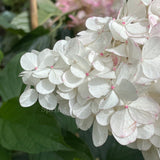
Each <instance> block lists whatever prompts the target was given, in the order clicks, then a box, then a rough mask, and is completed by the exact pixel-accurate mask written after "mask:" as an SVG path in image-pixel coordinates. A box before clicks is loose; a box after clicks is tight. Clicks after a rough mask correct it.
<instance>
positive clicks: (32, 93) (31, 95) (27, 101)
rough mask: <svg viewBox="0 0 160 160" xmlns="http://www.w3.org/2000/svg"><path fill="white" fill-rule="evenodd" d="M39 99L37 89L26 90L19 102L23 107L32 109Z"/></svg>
mask: <svg viewBox="0 0 160 160" xmlns="http://www.w3.org/2000/svg"><path fill="white" fill-rule="evenodd" d="M37 99H38V93H37V92H36V90H35V89H26V90H25V91H24V92H23V93H22V94H21V96H20V98H19V102H20V104H21V106H22V107H30V106H32V105H33V104H34V103H36V101H37Z"/></svg>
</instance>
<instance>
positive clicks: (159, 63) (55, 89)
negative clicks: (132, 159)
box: [20, 0, 160, 160]
mask: <svg viewBox="0 0 160 160" xmlns="http://www.w3.org/2000/svg"><path fill="white" fill-rule="evenodd" d="M86 27H87V30H85V31H82V32H80V33H78V35H77V37H75V38H72V39H71V38H69V37H67V38H66V39H65V40H60V41H58V42H57V43H56V44H55V46H54V48H53V50H49V49H45V50H43V51H42V52H37V51H32V52H31V53H25V54H24V55H23V56H22V57H21V60H20V63H21V66H22V68H23V69H24V71H23V72H22V73H21V76H22V79H23V82H24V83H25V84H26V86H27V87H26V89H25V91H24V92H23V93H22V95H21V96H20V104H21V105H22V106H23V107H29V106H31V105H33V104H34V103H35V102H36V101H37V100H38V101H39V103H40V105H41V106H42V107H44V108H46V109H48V110H54V109H55V108H56V106H57V104H58V108H59V110H60V112H62V113H63V114H65V115H68V116H71V117H73V118H75V120H76V124H77V126H78V127H79V128H80V129H82V130H88V129H89V128H90V127H91V126H92V139H93V143H94V145H95V146H101V145H103V144H104V143H105V142H106V140H107V137H108V134H112V135H113V136H114V137H115V139H116V140H117V141H118V142H119V143H120V144H122V145H128V146H129V147H132V148H138V149H139V150H141V151H143V155H144V157H145V159H146V160H151V159H154V160H160V150H159V148H160V98H159V96H160V1H159V0H153V1H152V0H129V1H128V2H124V4H123V6H122V8H121V9H120V12H119V15H118V17H117V19H114V18H111V17H104V18H102V17H91V18H88V19H87V21H86Z"/></svg>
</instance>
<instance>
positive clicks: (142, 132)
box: [137, 124, 154, 139]
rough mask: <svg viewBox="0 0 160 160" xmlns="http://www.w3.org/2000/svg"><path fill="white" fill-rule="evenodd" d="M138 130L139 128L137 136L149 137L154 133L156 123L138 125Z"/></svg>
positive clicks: (140, 137) (141, 137)
mask: <svg viewBox="0 0 160 160" xmlns="http://www.w3.org/2000/svg"><path fill="white" fill-rule="evenodd" d="M137 130H138V134H137V138H139V139H149V138H151V137H152V136H153V134H154V125H153V124H149V125H142V126H140V127H138V128H137Z"/></svg>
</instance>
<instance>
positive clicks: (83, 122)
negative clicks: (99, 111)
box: [76, 115, 94, 131]
mask: <svg viewBox="0 0 160 160" xmlns="http://www.w3.org/2000/svg"><path fill="white" fill-rule="evenodd" d="M93 120H94V116H93V115H91V116H89V117H88V118H87V119H78V118H76V124H77V127H78V128H80V129H81V130H83V131H87V130H88V129H89V128H90V127H91V126H92V124H93Z"/></svg>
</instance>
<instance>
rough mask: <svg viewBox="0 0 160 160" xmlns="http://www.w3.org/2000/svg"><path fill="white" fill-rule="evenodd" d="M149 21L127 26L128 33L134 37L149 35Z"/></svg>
mask: <svg viewBox="0 0 160 160" xmlns="http://www.w3.org/2000/svg"><path fill="white" fill-rule="evenodd" d="M148 25H149V23H148V21H142V22H136V23H133V24H128V25H126V29H127V32H128V33H129V34H132V35H142V37H143V36H144V35H145V33H148Z"/></svg>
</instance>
